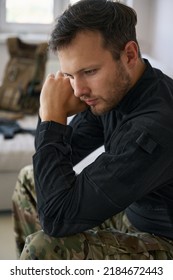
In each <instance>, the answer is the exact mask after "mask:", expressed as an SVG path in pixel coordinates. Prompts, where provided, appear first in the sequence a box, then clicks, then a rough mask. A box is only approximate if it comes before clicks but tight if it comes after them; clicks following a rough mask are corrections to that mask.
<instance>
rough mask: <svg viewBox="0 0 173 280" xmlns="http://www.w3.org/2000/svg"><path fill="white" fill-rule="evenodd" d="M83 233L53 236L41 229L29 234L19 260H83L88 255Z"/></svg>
mask: <svg viewBox="0 0 173 280" xmlns="http://www.w3.org/2000/svg"><path fill="white" fill-rule="evenodd" d="M87 248H88V246H87V241H86V239H85V236H84V234H76V235H73V236H69V237H62V238H55V237H51V236H49V235H47V234H45V233H44V232H43V231H42V230H41V231H38V232H36V233H34V234H31V235H29V236H28V237H27V238H26V242H25V246H24V249H23V252H22V254H21V257H20V259H21V260H82V259H83V260H84V259H88V258H90V257H89V249H87Z"/></svg>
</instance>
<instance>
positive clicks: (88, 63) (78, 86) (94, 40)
mask: <svg viewBox="0 0 173 280" xmlns="http://www.w3.org/2000/svg"><path fill="white" fill-rule="evenodd" d="M58 56H59V61H60V66H61V71H62V73H63V74H64V75H65V76H67V77H69V80H70V83H71V86H72V88H73V90H74V94H75V96H76V97H79V98H80V99H81V100H82V101H84V102H86V103H87V104H88V105H89V106H90V107H91V110H92V112H93V113H94V114H96V115H100V114H103V113H106V112H108V111H110V110H111V109H113V108H114V107H116V105H117V104H118V103H119V102H120V101H121V99H122V98H123V97H124V96H125V95H126V93H127V91H128V90H129V88H130V87H131V79H130V76H129V74H128V71H127V70H126V67H125V66H124V64H123V60H122V59H120V60H119V61H115V60H114V59H113V57H112V54H111V52H110V51H109V50H107V49H105V48H104V47H103V41H102V37H101V35H100V33H99V32H90V31H87V32H80V33H78V34H77V35H76V37H75V39H74V40H73V41H72V42H71V43H70V44H69V45H68V46H67V47H65V48H63V49H61V50H60V51H58Z"/></svg>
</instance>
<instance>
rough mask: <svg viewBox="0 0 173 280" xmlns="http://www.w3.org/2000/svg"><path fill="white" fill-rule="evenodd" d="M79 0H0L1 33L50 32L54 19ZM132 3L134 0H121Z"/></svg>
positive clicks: (121, 0) (128, 3)
mask: <svg viewBox="0 0 173 280" xmlns="http://www.w3.org/2000/svg"><path fill="white" fill-rule="evenodd" d="M77 1H79V0H27V1H24V0H0V32H1V33H11V32H13V33H22V34H27V33H43V34H46V33H49V32H50V29H51V25H52V23H53V21H54V19H55V18H56V17H57V16H58V15H59V14H61V13H62V11H63V10H64V8H65V7H66V6H67V5H68V4H69V3H71V4H74V3H75V2H77ZM120 2H124V3H126V4H127V5H130V6H131V5H132V3H133V0H124V1H123V0H120Z"/></svg>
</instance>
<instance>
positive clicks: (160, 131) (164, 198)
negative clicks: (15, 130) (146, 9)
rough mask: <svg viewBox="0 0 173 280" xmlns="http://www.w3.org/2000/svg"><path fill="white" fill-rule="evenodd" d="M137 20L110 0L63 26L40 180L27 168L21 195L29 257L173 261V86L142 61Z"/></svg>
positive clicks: (85, 4) (38, 166)
mask: <svg viewBox="0 0 173 280" xmlns="http://www.w3.org/2000/svg"><path fill="white" fill-rule="evenodd" d="M136 22H137V17H136V13H135V12H134V11H133V9H131V8H129V7H127V6H125V5H123V4H120V3H117V2H112V1H106V0H83V1H79V2H78V3H76V4H75V5H73V6H69V8H68V9H67V10H66V11H65V12H64V13H63V14H62V16H60V18H59V19H58V20H57V22H56V25H55V27H54V30H53V31H52V34H51V39H50V49H51V50H53V51H54V52H55V53H56V54H57V55H58V58H59V62H60V69H61V71H59V72H57V73H56V74H55V75H54V74H50V75H48V77H47V78H46V81H45V83H44V85H43V88H42V92H41V97H40V112H39V115H40V121H39V124H38V128H37V135H36V139H35V140H36V153H35V155H34V157H33V167H34V180H35V184H34V180H33V176H32V169H29V168H28V167H27V168H24V169H23V170H22V171H21V173H20V174H19V180H18V182H17V184H16V189H15V192H14V196H13V204H14V219H15V232H16V240H17V244H18V248H19V251H22V249H23V246H24V242H25V238H26V237H27V236H28V235H29V236H28V237H27V238H26V242H25V246H24V249H23V251H22V254H21V259H173V241H172V240H173V211H172V205H173V172H172V171H173V149H172V143H173V110H172V108H173V80H172V79H171V78H169V77H167V76H166V75H164V74H163V73H162V72H161V71H160V70H157V69H154V68H152V66H151V65H150V64H149V62H148V61H147V60H143V59H142V57H141V54H140V50H139V46H138V42H137V39H136V32H135V25H136ZM71 115H75V117H74V118H73V119H72V122H71V123H70V125H67V118H68V117H69V116H71ZM103 144H104V147H105V152H104V153H102V154H101V155H100V156H99V157H98V158H97V159H96V160H95V161H94V162H93V163H92V164H90V165H89V166H87V167H86V168H85V169H84V170H83V171H82V172H81V173H80V174H75V172H74V171H73V166H74V165H75V164H77V163H78V162H80V161H81V160H82V159H83V158H84V157H86V156H87V155H88V154H89V153H91V152H92V151H94V150H95V149H96V148H98V147H99V146H101V145H103ZM34 187H36V195H35V190H34ZM36 201H37V210H38V214H39V220H40V223H41V226H40V223H39V221H38V217H37V211H36ZM40 229H42V230H40Z"/></svg>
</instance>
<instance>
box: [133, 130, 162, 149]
mask: <svg viewBox="0 0 173 280" xmlns="http://www.w3.org/2000/svg"><path fill="white" fill-rule="evenodd" d="M136 143H137V144H138V146H139V147H140V148H142V149H143V150H144V151H146V152H147V153H149V154H152V153H153V151H154V150H155V148H156V147H157V143H156V142H155V141H154V140H153V139H151V137H150V135H149V134H148V133H147V132H142V133H141V135H140V136H139V137H138V139H137V140H136Z"/></svg>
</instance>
